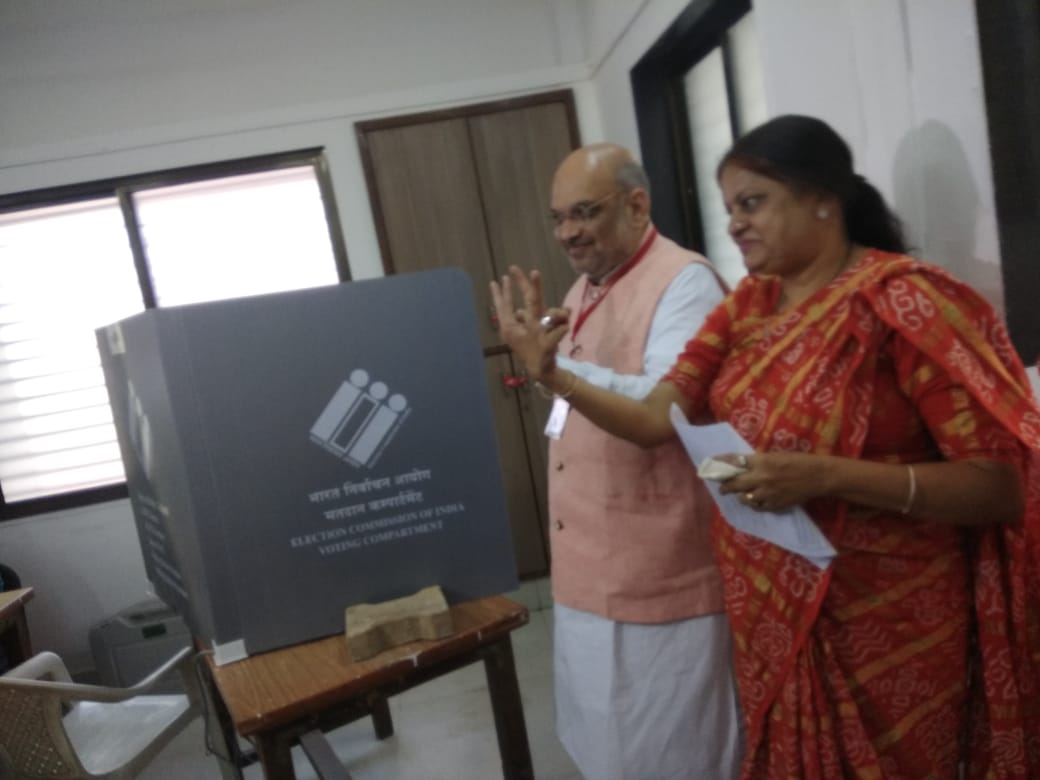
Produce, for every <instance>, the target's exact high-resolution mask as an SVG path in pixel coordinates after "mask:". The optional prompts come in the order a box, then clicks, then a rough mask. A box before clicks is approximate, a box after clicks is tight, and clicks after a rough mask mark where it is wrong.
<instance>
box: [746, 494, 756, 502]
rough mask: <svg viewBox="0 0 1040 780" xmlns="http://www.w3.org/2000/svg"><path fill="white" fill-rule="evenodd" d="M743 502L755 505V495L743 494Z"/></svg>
mask: <svg viewBox="0 0 1040 780" xmlns="http://www.w3.org/2000/svg"><path fill="white" fill-rule="evenodd" d="M744 500H745V501H747V502H748V503H749V504H753V503H755V494H754V493H745V494H744Z"/></svg>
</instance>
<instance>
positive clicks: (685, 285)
mask: <svg viewBox="0 0 1040 780" xmlns="http://www.w3.org/2000/svg"><path fill="white" fill-rule="evenodd" d="M723 297H724V295H723V292H722V288H721V287H720V286H719V283H718V280H716V278H715V274H714V273H712V271H711V269H710V268H707V267H705V266H704V265H703V264H702V263H690V265H688V266H686V267H685V268H683V269H682V270H681V271H680V272H679V273H678V274H677V275H676V277H675V279H673V280H672V283H671V284H669V285H668V288H667V289H666V290H665V291H664V294H663V295H662V296H661V300H660V301H659V302H658V304H657V310H656V311H655V312H654V317H653V319H652V320H651V322H650V332H649V334H648V335H647V339H646V349H645V350H644V352H643V373H642V374H619V373H616V372H615V371H613V370H612V369H609V368H606V367H604V366H598V365H596V364H595V363H589V362H588V361H584V360H574V359H573V358H569V357H565V356H563V355H557V357H556V363H557V365H559V366H560V367H561V368H564V369H566V370H568V371H573V372H574V373H575V374H577V375H578V376H579V377H581V378H582V379H584V380H585V381H586V382H589V383H590V384H593V385H597V386H598V387H605V388H606V389H608V390H613V391H614V392H615V393H620V394H622V395H627V396H628V397H630V398H635V399H637V400H638V399H640V398H644V397H645V396H646V395H647V394H648V393H649V392H650V391H651V390H653V389H654V386H655V385H656V384H657V383H658V381H659V380H660V379H661V377H663V376H664V375H665V374H666V373H667V372H668V369H670V368H671V367H672V366H673V365H674V364H675V359H676V357H678V355H679V353H680V352H682V351H683V348H684V347H685V346H686V342H687V341H689V340H690V339H691V338H693V336H694V335H695V334H696V333H697V331H698V330H700V327H701V324H703V322H704V319H705V318H706V317H707V316H708V314H709V313H710V312H711V311H712V310H713V309H714V308H715V307H716V306H718V305H719V304H720V303H721V302H722V299H723Z"/></svg>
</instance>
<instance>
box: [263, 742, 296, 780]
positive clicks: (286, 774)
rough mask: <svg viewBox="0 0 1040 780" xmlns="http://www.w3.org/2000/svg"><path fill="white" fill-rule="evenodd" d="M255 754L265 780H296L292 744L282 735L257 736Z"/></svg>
mask: <svg viewBox="0 0 1040 780" xmlns="http://www.w3.org/2000/svg"><path fill="white" fill-rule="evenodd" d="M255 740H256V754H257V756H259V758H260V764H261V766H262V767H263V769H264V778H265V780H296V770H295V769H294V768H293V762H292V752H291V748H292V743H291V741H290V740H289V739H287V738H286V737H285V736H284V735H282V734H277V733H273V734H258V735H257V736H256V737H255Z"/></svg>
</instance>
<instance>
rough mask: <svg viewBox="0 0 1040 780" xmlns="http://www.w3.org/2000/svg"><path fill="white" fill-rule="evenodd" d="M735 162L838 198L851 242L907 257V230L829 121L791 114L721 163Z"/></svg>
mask: <svg viewBox="0 0 1040 780" xmlns="http://www.w3.org/2000/svg"><path fill="white" fill-rule="evenodd" d="M729 163H733V164H735V165H739V166H740V167H742V168H747V169H748V170H751V171H754V172H755V173H758V174H761V175H762V176H767V177H769V178H770V179H775V180H777V181H781V182H784V183H785V184H787V185H788V186H790V187H793V188H795V189H802V190H809V191H815V192H822V193H825V194H829V195H834V196H836V197H837V198H838V199H839V200H840V201H841V204H842V209H843V211H844V214H845V229H846V231H847V232H848V236H849V239H851V240H852V241H854V242H855V243H857V244H862V245H864V246H870V247H875V248H877V249H882V250H884V251H887V252H906V242H905V239H904V238H903V226H902V224H901V223H900V221H899V218H898V217H897V216H896V215H895V214H893V213H892V211H891V210H890V209H889V208H888V205H887V204H886V203H885V199H884V198H883V197H882V196H881V193H880V192H878V191H877V189H876V188H875V187H874V186H873V185H872V184H871V183H870V182H868V181H867V180H866V179H864V178H863V177H862V176H860V175H859V174H857V173H856V172H855V171H854V170H853V167H852V152H851V151H850V150H849V147H848V144H846V143H845V141H843V140H842V138H841V136H840V135H838V134H837V133H836V132H834V130H833V129H831V127H830V125H828V124H827V123H826V122H824V121H822V120H820V119H816V118H814V117H811V116H798V115H796V114H787V115H785V116H779V117H777V118H776V119H771V120H770V121H768V122H766V123H765V124H762V125H759V126H758V127H756V128H755V129H754V130H751V131H750V132H748V133H746V134H745V135H743V136H741V137H740V138H739V139H738V140H737V142H736V143H734V144H733V146H732V147H731V148H730V150H729V151H728V152H726V154H725V156H724V157H723V158H722V161H721V162H720V163H719V167H718V169H717V174H721V173H722V169H723V168H724V167H725V166H726V165H728V164H729Z"/></svg>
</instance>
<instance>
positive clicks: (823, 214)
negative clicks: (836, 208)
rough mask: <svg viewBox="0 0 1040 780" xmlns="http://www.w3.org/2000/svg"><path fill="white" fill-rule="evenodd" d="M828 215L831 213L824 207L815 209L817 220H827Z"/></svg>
mask: <svg viewBox="0 0 1040 780" xmlns="http://www.w3.org/2000/svg"><path fill="white" fill-rule="evenodd" d="M830 215H831V212H830V211H829V210H828V209H827V207H826V206H820V207H819V208H818V209H816V218H817V219H827V217H829V216H830Z"/></svg>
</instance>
